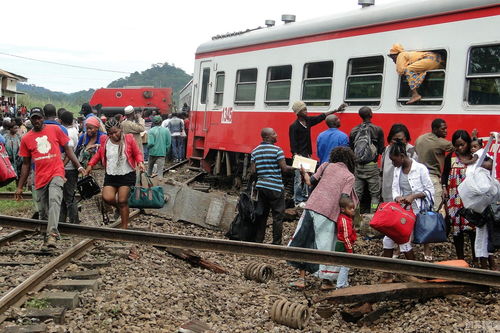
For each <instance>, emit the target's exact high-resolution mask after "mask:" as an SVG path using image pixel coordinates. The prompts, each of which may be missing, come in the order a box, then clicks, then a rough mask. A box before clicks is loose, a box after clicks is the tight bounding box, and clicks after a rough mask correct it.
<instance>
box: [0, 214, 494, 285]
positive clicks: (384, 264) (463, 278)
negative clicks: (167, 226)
mask: <svg viewBox="0 0 500 333" xmlns="http://www.w3.org/2000/svg"><path fill="white" fill-rule="evenodd" d="M0 225H4V226H9V227H17V228H20V229H22V230H28V231H33V230H44V229H45V228H46V226H47V222H44V221H39V220H32V219H26V218H16V217H11V216H4V215H0ZM59 231H60V232H61V233H62V234H67V235H75V236H84V237H90V238H94V239H101V240H111V241H122V242H131V243H139V244H147V245H155V246H169V247H174V248H181V249H192V250H201V251H210V252H220V253H230V254H236V255H249V256H256V257H266V258H274V259H281V260H291V261H301V262H311V263H318V264H329V265H331V264H334V265H344V266H349V267H354V268H359V269H370V270H376V271H381V272H390V273H400V274H408V275H417V276H423V277H429V278H437V279H447V280H453V281H460V282H466V283H473V284H480V285H487V286H492V287H500V272H496V271H488V270H482V269H473V268H460V267H451V266H443V265H436V264H431V263H426V262H418V261H411V260H400V259H392V258H383V257H377V256H369V255H361V254H349V253H341V252H328V251H319V250H312V249H303V248H294V247H285V246H277V245H268V244H258V243H248V242H237V241H230V240H224V239H212V238H204V237H193V236H182V235H172V234H159V233H152V232H142V231H132V230H115V229H111V228H97V227H89V226H82V225H72V224H67V223H61V224H60V225H59Z"/></svg>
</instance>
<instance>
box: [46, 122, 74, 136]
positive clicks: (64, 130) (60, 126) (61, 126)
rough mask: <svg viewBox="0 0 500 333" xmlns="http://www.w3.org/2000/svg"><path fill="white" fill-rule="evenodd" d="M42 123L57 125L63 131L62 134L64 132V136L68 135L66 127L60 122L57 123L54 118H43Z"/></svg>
mask: <svg viewBox="0 0 500 333" xmlns="http://www.w3.org/2000/svg"><path fill="white" fill-rule="evenodd" d="M43 123H44V124H47V125H57V126H59V128H60V129H61V130H62V131H63V132H64V134H66V136H67V135H68V130H67V129H66V127H64V126H63V125H62V124H60V123H58V122H57V121H55V120H48V119H47V120H44V121H43Z"/></svg>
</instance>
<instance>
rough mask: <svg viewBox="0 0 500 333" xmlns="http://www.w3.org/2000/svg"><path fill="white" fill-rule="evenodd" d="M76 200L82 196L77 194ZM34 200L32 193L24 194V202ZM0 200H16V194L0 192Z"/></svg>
mask: <svg viewBox="0 0 500 333" xmlns="http://www.w3.org/2000/svg"><path fill="white" fill-rule="evenodd" d="M75 198H76V199H79V198H80V195H79V194H78V193H76V194H75ZM31 199H33V194H32V192H23V199H22V200H31ZM0 200H16V199H15V198H14V192H0Z"/></svg>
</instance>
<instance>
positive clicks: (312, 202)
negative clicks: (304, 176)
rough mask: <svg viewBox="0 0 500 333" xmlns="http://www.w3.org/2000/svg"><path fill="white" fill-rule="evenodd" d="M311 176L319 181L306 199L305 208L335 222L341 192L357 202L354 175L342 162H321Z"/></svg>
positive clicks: (337, 215)
mask: <svg viewBox="0 0 500 333" xmlns="http://www.w3.org/2000/svg"><path fill="white" fill-rule="evenodd" d="M313 177H314V178H315V179H317V180H319V183H318V185H316V188H315V189H314V191H313V192H312V193H311V196H310V197H309V199H308V200H307V203H306V209H309V210H312V211H313V212H315V213H318V214H321V215H323V216H325V217H327V218H328V219H330V220H332V221H334V222H337V219H338V217H339V214H340V206H339V200H340V195H341V194H342V193H344V194H347V195H349V196H350V197H351V198H352V199H353V200H354V203H355V204H357V201H358V198H357V196H356V193H355V192H354V188H353V186H354V175H353V174H352V173H351V172H350V171H349V169H347V167H346V166H345V164H344V163H323V164H321V166H320V167H319V169H318V171H316V173H315V174H314V175H313Z"/></svg>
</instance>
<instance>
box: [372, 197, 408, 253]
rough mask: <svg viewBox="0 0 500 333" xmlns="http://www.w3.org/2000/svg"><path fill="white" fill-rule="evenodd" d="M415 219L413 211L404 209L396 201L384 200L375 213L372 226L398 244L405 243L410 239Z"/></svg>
mask: <svg viewBox="0 0 500 333" xmlns="http://www.w3.org/2000/svg"><path fill="white" fill-rule="evenodd" d="M415 220H416V217H415V214H413V211H411V210H406V209H404V208H403V207H401V205H400V204H398V203H396V202H383V203H381V204H380V205H379V206H378V208H377V211H376V212H375V215H373V218H372V220H371V221H370V227H372V228H373V229H375V230H377V231H378V232H380V233H382V234H384V235H386V236H387V237H389V238H390V239H392V240H393V241H394V242H396V243H397V244H404V243H407V242H408V241H410V236H411V233H412V232H413V226H414V225H415Z"/></svg>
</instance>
